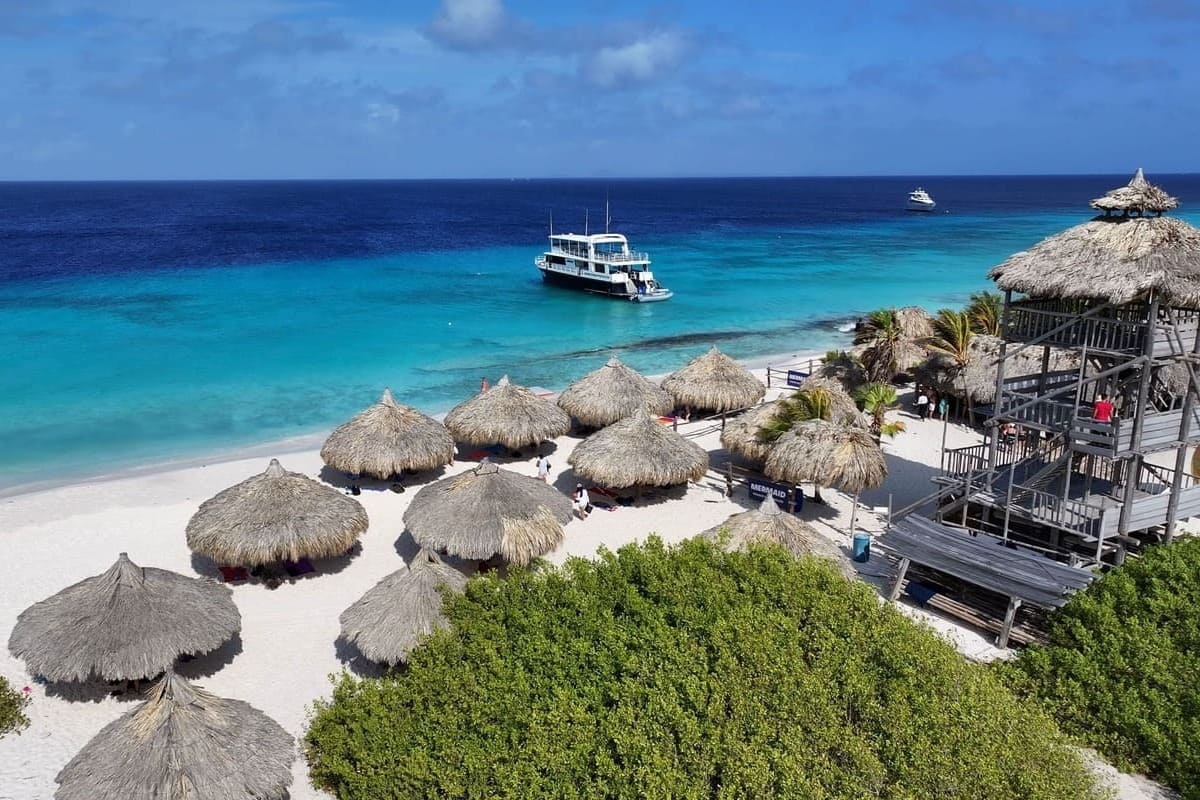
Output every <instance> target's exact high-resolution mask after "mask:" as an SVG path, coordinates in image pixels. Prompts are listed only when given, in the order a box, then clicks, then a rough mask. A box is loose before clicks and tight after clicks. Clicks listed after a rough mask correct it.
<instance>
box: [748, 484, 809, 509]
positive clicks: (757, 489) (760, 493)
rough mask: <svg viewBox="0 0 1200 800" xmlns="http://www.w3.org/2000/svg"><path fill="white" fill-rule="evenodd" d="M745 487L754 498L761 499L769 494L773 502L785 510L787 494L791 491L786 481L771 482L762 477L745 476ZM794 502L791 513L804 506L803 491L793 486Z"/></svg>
mask: <svg viewBox="0 0 1200 800" xmlns="http://www.w3.org/2000/svg"><path fill="white" fill-rule="evenodd" d="M746 488H747V489H749V490H750V497H752V498H753V499H755V500H762V499H764V498H766V496H767V495H768V494H769V495H771V496H772V497H774V498H775V502H776V504H777V505H779V507H780V508H782V509H784V510H785V511H786V510H787V507H788V496H789V495H790V494H791V493H792V487H791V486H788V485H787V484H786V483H772V482H771V481H768V480H763V479H762V478H747V479H746ZM795 492H796V503H795V506H796V507H795V508H793V509H792V512H793V513H796V514H798V513H800V510H801V509H803V508H804V491H803V490H802V489H801V488H800V487H799V486H797V487H795Z"/></svg>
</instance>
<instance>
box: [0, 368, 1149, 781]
mask: <svg viewBox="0 0 1200 800" xmlns="http://www.w3.org/2000/svg"><path fill="white" fill-rule="evenodd" d="M804 357H807V354H806V355H805V356H804ZM793 359H794V360H800V356H794V357H793ZM776 363H778V359H777V360H776ZM764 372H765V370H762V369H761V366H760V368H759V370H758V373H759V375H760V376H762V374H763V373H764ZM780 392H781V389H779V388H775V389H772V390H771V391H770V392H769V393H768V399H772V398H773V397H775V396H777V395H778V394H779V393H780ZM400 399H401V401H403V398H402V397H401V398H400ZM900 416H901V418H903V419H905V421H906V422H907V424H908V427H909V429H908V431H907V432H906V433H903V434H901V435H900V436H898V437H897V438H896V439H895V440H894V441H889V442H885V444H884V448H885V451H886V453H887V456H888V462H889V469H890V476H889V479H888V482H887V483H886V484H885V486H884V487H883V488H882V489H879V490H876V491H874V492H870V493H867V494H865V496H864V498H863V502H864V504H865V505H866V506H874V507H876V508H886V506H887V504H888V501H889V495H890V497H891V502H892V503H893V504H894V506H895V507H896V508H899V507H901V506H903V505H906V504H907V503H909V502H911V501H912V500H915V499H917V498H919V497H921V496H923V495H925V494H927V493H928V492H929V491H930V490H931V484H930V483H929V479H930V478H931V477H932V475H933V474H934V472H935V471H936V469H937V465H938V460H939V454H940V447H941V440H942V434H943V426H942V423H941V422H937V421H923V420H917V419H915V418H912V417H911V416H909V415H906V414H903V413H901V415H900ZM681 432H684V433H687V434H689V435H695V437H696V441H697V442H699V443H700V444H701V445H702V446H704V447H705V448H706V449H708V450H709V451H710V453H712V454H713V455H712V461H713V464H714V465H718V464H720V463H721V462H723V460H724V453H723V452H722V451H721V450H720V444H719V441H718V436H719V424H717V423H713V422H705V421H695V422H691V423H688V424H687V425H683V426H681ZM946 436H947V444H948V446H951V447H954V446H963V445H966V444H969V443H973V442H975V441H978V434H976V433H975V432H973V431H971V430H969V429H966V428H963V427H961V426H958V425H949V426H947V428H946ZM577 441H578V440H576V439H573V438H571V437H562V438H560V439H559V440H557V441H556V446H557V450H556V451H555V452H554V453H553V454H552V455H551V457H550V458H551V462H552V465H553V467H552V470H551V480H552V481H553V482H554V484H555V485H556V486H557V487H558V488H560V489H562V490H563V491H569V489H570V487H573V486H574V485H575V477H574V475H573V474H571V473H570V471H569V468H568V466H567V455H568V453H569V452H570V450H571V448H572V447H573V446H574V445H575V444H576V443H577ZM257 453H258V454H256V455H255V456H254V457H251V458H243V459H237V460H230V461H223V462H218V463H209V464H196V465H191V466H186V467H180V468H175V469H168V470H157V471H150V472H143V473H141V474H137V475H128V476H125V477H120V478H116V479H111V480H93V481H88V482H82V483H77V484H73V485H68V486H59V487H55V488H51V489H46V490H42V491H36V492H30V493H24V494H19V495H15V496H10V497H6V498H3V499H0V558H2V559H3V562H4V563H5V564H6V565H7V568H6V571H5V577H4V581H3V585H4V591H3V593H2V594H0V632H3V635H4V639H5V641H7V637H8V634H9V632H10V631H11V630H12V627H13V625H14V624H15V622H16V617H17V615H18V614H19V613H20V612H21V611H22V610H24V609H25V608H27V607H28V606H30V605H31V604H32V603H35V602H37V601H38V600H41V599H44V598H45V597H47V596H49V595H51V594H53V593H55V592H57V591H59V590H60V589H62V588H64V587H66V586H68V585H70V584H72V583H75V582H76V581H79V580H81V579H83V578H86V577H89V576H92V575H97V574H99V573H101V572H103V571H104V570H105V569H107V568H108V567H109V566H111V564H112V563H113V561H114V560H115V559H116V557H117V555H118V553H121V552H127V553H128V554H129V556H130V558H132V559H133V561H135V562H136V563H138V564H140V565H143V566H155V567H162V568H166V569H171V570H175V571H177V572H180V573H183V574H193V575H194V574H196V573H197V567H200V569H201V571H202V572H204V574H210V573H209V572H208V570H210V569H211V567H210V566H209V565H208V564H207V562H203V561H197V562H195V563H193V559H192V554H191V552H190V551H189V550H188V547H187V545H186V543H185V541H184V527H185V525H186V523H187V521H188V519H189V518H190V517H191V515H192V514H193V513H194V512H195V511H196V508H197V507H198V505H199V504H200V503H201V502H202V501H204V500H206V499H207V498H209V497H211V496H212V495H214V494H216V493H217V492H218V491H220V490H221V489H224V488H226V487H228V486H230V485H232V484H234V483H237V482H239V481H241V480H243V479H245V478H247V477H249V476H250V475H253V474H255V473H258V472H261V471H262V470H263V469H264V468H265V467H266V464H267V461H268V458H269V457H270V456H275V457H278V458H279V459H280V461H281V462H282V463H283V465H284V466H285V467H286V468H287V469H289V470H293V471H298V472H303V473H305V474H307V475H310V476H318V475H319V474H320V471H321V467H322V463H321V460H320V457H319V455H318V452H317V449H316V448H315V447H312V446H311V445H310V446H308V447H305V448H304V449H301V450H299V451H295V452H284V451H278V452H269V453H268V452H265V451H264V450H263V448H259V449H258V451H257ZM501 463H502V464H503V465H504V466H506V467H507V468H510V469H513V470H516V471H518V472H522V473H524V474H528V475H531V476H532V475H534V474H535V469H534V463H533V460H532V459H527V460H523V461H511V462H509V461H507V460H505V461H502V462H501ZM473 466H474V464H473V462H455V464H454V465H452V466H451V467H450V468H448V469H447V470H446V474H450V473H454V472H461V471H465V470H467V469H470V468H472V467H473ZM432 477H433V476H420V479H421V480H422V481H424V480H429V479H432ZM415 488H416V487H415V486H413V487H411V488H410V489H409V490H408V491H406V492H404V493H402V494H396V493H393V492H391V491H388V490H387V488H386V485H380V486H378V487H371V486H368V485H364V488H363V492H362V495H361V496H360V497H359V500H360V501H361V502H362V503H363V505H364V506H365V507H366V509H367V512H368V514H369V515H370V520H371V524H370V528H369V530H368V531H367V533H366V534H365V535H364V536H363V538H362V548H361V551H360V552H359V553H357V554H356V555H354V556H353V557H351V558H348V559H335V560H330V561H326V562H314V563H316V565H317V567H318V571H317V573H316V574H312V575H306V576H303V577H301V578H299V579H297V580H295V581H294V582H291V583H284V584H283V585H282V586H280V587H279V588H278V589H275V590H270V589H267V588H266V587H265V586H264V585H263V584H262V583H260V582H257V581H254V582H250V583H243V584H239V585H236V586H234V587H233V593H234V599H235V601H236V603H237V605H238V608H239V609H240V611H241V615H242V632H241V636H240V642H237V643H235V645H234V646H232V647H226V648H223V649H222V650H221V651H218V652H217V653H215V654H210V655H209V656H205V657H203V658H200V659H197V660H195V661H193V662H191V663H188V664H183V665H182V666H181V668H180V672H181V673H183V674H185V675H187V676H188V677H189V678H192V679H194V680H195V682H196V683H198V684H199V685H201V686H203V687H205V688H206V689H208V690H210V691H212V692H214V693H216V694H218V695H222V696H225V697H231V698H237V699H241V700H245V701H247V702H249V703H250V704H252V705H253V706H255V707H256V708H258V709H260V710H262V711H264V712H265V713H267V714H268V715H270V716H271V717H273V718H274V719H276V720H277V721H278V722H279V723H280V724H282V725H283V727H284V728H286V729H287V730H288V731H290V732H291V733H292V734H293V735H294V736H296V737H297V739H299V737H301V736H302V735H303V732H304V729H305V726H306V715H307V712H308V709H309V707H310V705H311V703H312V702H313V701H314V700H316V699H318V698H321V697H325V696H327V695H328V693H329V676H330V675H331V674H334V673H337V672H339V671H340V670H342V669H343V668H344V667H345V663H344V662H343V660H342V656H343V654H342V653H339V650H338V648H337V646H336V645H335V641H336V640H337V638H338V634H339V625H338V615H339V614H340V613H341V612H342V610H343V609H345V608H346V607H347V606H349V605H350V604H351V603H353V602H354V601H355V600H357V599H358V598H359V597H360V596H361V595H362V594H363V593H364V592H365V591H366V590H367V589H369V588H370V587H371V586H373V585H374V584H375V583H376V582H377V581H378V580H379V579H381V578H382V577H384V576H385V575H387V574H389V573H391V572H393V571H395V570H397V569H399V568H400V567H401V566H403V564H404V561H403V558H407V557H410V556H411V555H412V554H413V552H414V551H415V547H414V545H413V544H412V542H411V540H410V539H409V538H408V537H407V535H405V536H402V533H403V531H404V525H403V523H402V520H401V518H402V515H403V513H404V510H405V509H406V508H407V505H408V503H409V501H410V500H411V499H412V497H413V496H414V494H415V493H416V492H415ZM723 488H724V486H723V482H721V481H719V480H717V479H715V478H714V479H713V480H710V481H705V482H702V483H699V484H692V485H690V486H688V487H687V490H686V493H684V492H682V491H671V492H660V493H659V496H657V497H649V498H647V499H646V500H644V501H641V502H639V503H638V504H637V505H636V506H634V507H617V508H616V509H615V510H613V511H604V510H599V509H598V510H596V511H595V512H593V513H592V514H591V515H590V516H589V517H588V519H586V520H583V521H580V520H573V521H572V522H571V523H570V524H569V525H568V526H567V528H566V539H565V542H564V544H563V545H562V546H561V547H560V548H559V549H558V550H556V551H555V552H554V553H552V554H550V556H549V560H550V561H552V562H555V563H559V562H562V561H563V560H564V559H566V558H567V557H569V556H590V555H591V554H593V553H595V551H596V549H597V548H598V547H601V546H605V547H609V548H616V547H619V546H621V545H622V544H625V543H627V542H630V541H634V540H637V539H640V538H643V537H645V536H646V535H647V534H649V533H656V534H658V535H659V536H661V537H662V538H663V539H664V540H666V541H668V542H674V541H679V540H681V539H683V538H686V537H688V536H693V535H695V534H697V533H699V532H700V531H702V530H704V529H706V528H709V527H712V526H714V525H717V524H718V523H720V522H722V521H723V520H724V519H725V518H727V517H728V516H729V515H730V514H733V513H737V512H739V511H743V510H745V509H746V508H748V507H751V506H752V505H756V503H753V502H752V501H751V500H749V498H748V497H747V495H746V492H745V489H744V488H742V487H739V488H738V490H737V491H735V493H734V495H733V496H732V497H729V498H727V497H725V496H724V493H723ZM825 496H826V498H827V499H828V500H830V501H831V502H830V505H829V506H827V507H822V506H818V505H816V504H812V503H810V504H807V505H806V507H805V511H804V513H803V514H802V516H803V517H804V518H806V519H809V520H810V521H814V522H816V523H817V524H818V525H819V526H820V527H821V528H822V529H823V530H824V531H826V532H827V533H828V534H829V536H830V537H831V538H832V539H833V540H834V541H836V542H838V543H839V544H841V545H845V544H846V543H847V540H848V537H847V536H846V535H845V530H846V527H847V523H848V516H849V508H850V503H849V501H848V500H847V499H846V498H845V497H843V496H841V495H839V494H838V493H836V492H833V491H827V492H825ZM859 520H860V527H863V528H866V529H873V530H879V529H880V528H881V520H880V519H879V518H878V517H876V516H873V515H871V514H869V513H862V512H860V514H859ZM402 557H403V558H402ZM862 566H863V567H864V569H863V572H864V573H865V574H864V577H866V578H868V579H869V580H871V581H872V582H873V583H875V584H876V585H882V584H883V583H884V582H885V581H886V579H887V577H888V575H889V573H890V569H891V568H890V566H889V565H888V564H887V562H886V560H884V559H883V558H881V557H878V556H876V557H874V558H872V560H871V561H870V562H869V563H868V564H866V565H862ZM211 574H213V575H215V571H213V572H212V573H211ZM909 610H910V612H911V613H912V614H913V615H914V616H917V617H920V618H922V619H926V620H930V621H931V622H932V624H934V625H935V627H936V628H937V629H938V630H939V631H943V632H944V633H945V634H946V635H947V636H948V637H949V638H951V640H952V641H953V642H954V643H955V645H956V646H957V647H958V648H959V649H960V650H961V651H962V652H964V653H965V654H968V655H969V656H971V657H973V658H977V659H990V658H995V657H998V656H1001V655H1002V653H1001V651H998V650H996V648H994V647H993V646H992V645H991V644H990V639H989V638H987V637H986V636H984V635H981V634H978V633H975V632H972V631H970V630H967V629H965V628H963V627H961V626H958V625H954V624H952V623H950V622H948V621H945V620H941V619H939V618H937V617H932V616H930V615H928V614H926V613H925V612H923V611H920V610H917V609H914V608H910V609H909ZM0 675H3V676H4V677H5V678H7V679H8V680H9V681H10V682H11V683H12V684H13V685H14V686H15V687H16V688H17V689H22V688H23V687H26V686H28V687H29V692H30V695H31V698H32V702H31V703H30V705H29V708H28V715H29V717H30V720H31V725H30V727H29V728H28V729H27V730H26V731H24V732H23V733H22V734H20V735H10V736H7V737H5V738H4V739H2V740H0V800H26V799H27V798H49V797H52V796H53V793H54V790H55V788H56V784H55V783H54V776H55V775H56V774H57V772H58V771H59V770H60V769H61V768H62V767H63V766H64V765H65V764H66V763H67V761H68V760H69V759H70V758H71V757H72V756H74V754H75V753H76V752H77V751H78V750H79V749H80V748H81V747H82V746H83V745H84V744H85V743H86V742H87V741H88V740H89V739H90V738H91V737H92V736H94V735H95V734H96V733H97V732H98V731H99V730H100V728H101V727H103V726H104V725H105V724H107V723H108V722H109V721H111V720H113V719H114V718H116V717H117V716H119V715H120V714H122V713H124V712H125V711H127V710H129V709H131V708H132V707H133V705H134V703H135V702H136V701H135V700H133V699H123V698H114V697H111V696H109V695H107V694H106V693H105V692H103V690H102V689H99V688H97V689H95V690H89V691H83V692H80V693H78V695H76V696H61V695H59V694H48V693H47V687H46V686H45V685H41V684H36V683H34V682H33V681H32V678H31V676H29V675H28V674H27V673H26V671H25V668H24V664H23V663H21V662H19V661H17V660H16V659H14V658H13V657H12V656H11V654H9V652H8V651H7V648H4V649H2V650H0ZM54 691H57V690H54ZM293 774H294V778H295V780H294V783H293V785H292V787H291V796H292V797H293V798H296V800H308V799H310V798H312V799H315V798H323V797H327V796H328V795H325V794H324V793H322V792H319V791H317V790H316V789H313V788H312V787H311V786H310V785H309V783H308V778H307V771H306V766H305V763H304V760H303V758H302V757H299V755H298V757H297V760H296V763H295V765H294V768H293ZM1111 774H1112V775H1113V778H1112V780H1113V781H1114V782H1115V783H1117V784H1118V785H1119V792H1120V793H1119V797H1121V798H1129V799H1130V800H1134V799H1135V798H1156V797H1167V796H1168V795H1167V794H1165V793H1160V790H1159V789H1158V787H1155V786H1154V785H1153V784H1151V783H1149V782H1148V781H1144V780H1143V779H1139V778H1135V777H1131V776H1121V775H1119V774H1117V773H1115V771H1114V772H1112V773H1111Z"/></svg>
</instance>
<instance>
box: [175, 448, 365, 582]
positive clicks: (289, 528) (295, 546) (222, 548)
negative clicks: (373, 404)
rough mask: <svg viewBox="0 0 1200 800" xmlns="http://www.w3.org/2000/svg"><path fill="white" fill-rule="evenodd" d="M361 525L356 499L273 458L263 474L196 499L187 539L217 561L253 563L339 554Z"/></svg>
mask: <svg viewBox="0 0 1200 800" xmlns="http://www.w3.org/2000/svg"><path fill="white" fill-rule="evenodd" d="M366 529H367V512H366V509H364V508H363V507H362V505H360V504H359V502H358V501H357V500H355V499H354V498H353V497H347V496H346V495H344V494H342V493H341V492H339V491H338V490H337V489H334V488H332V487H330V486H326V485H325V484H323V483H320V482H318V481H315V480H313V479H312V478H309V477H308V476H306V475H301V474H300V473H298V472H288V471H287V470H285V469H284V468H283V467H282V466H281V465H280V464H279V461H278V460H276V459H274V458H273V459H271V464H270V466H268V467H267V469H266V471H264V472H263V473H262V474H260V475H255V476H254V477H252V478H248V479H246V480H244V481H242V482H241V483H239V484H237V485H236V486H231V487H229V488H228V489H225V490H224V491H221V492H219V493H218V494H217V495H216V496H214V497H212V498H210V499H209V500H205V501H204V502H203V503H201V504H200V509H199V510H198V511H197V512H196V513H195V514H194V515H192V518H191V520H189V521H188V524H187V543H188V547H190V548H191V549H192V551H193V552H196V553H200V554H202V555H206V556H208V557H209V558H211V559H213V560H214V561H216V562H217V563H218V564H236V565H247V566H252V565H258V564H270V563H273V562H277V561H285V560H290V561H296V560H299V559H301V558H325V557H328V556H336V555H341V554H342V553H345V552H346V551H348V550H349V549H350V548H351V547H353V546H354V543H355V542H357V541H358V537H359V536H361V535H362V533H363V531H365V530H366Z"/></svg>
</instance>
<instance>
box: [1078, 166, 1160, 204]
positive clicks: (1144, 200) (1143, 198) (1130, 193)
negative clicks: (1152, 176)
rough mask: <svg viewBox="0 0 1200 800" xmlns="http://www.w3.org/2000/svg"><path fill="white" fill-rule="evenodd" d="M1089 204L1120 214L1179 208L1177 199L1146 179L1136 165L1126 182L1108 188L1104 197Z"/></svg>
mask: <svg viewBox="0 0 1200 800" xmlns="http://www.w3.org/2000/svg"><path fill="white" fill-rule="evenodd" d="M1091 206H1092V208H1094V209H1096V210H1097V211H1103V212H1105V213H1106V214H1111V213H1112V212H1114V211H1120V212H1121V213H1122V214H1129V213H1136V214H1145V213H1147V212H1149V213H1151V214H1161V213H1163V212H1164V211H1174V210H1175V209H1177V208H1179V200H1178V198H1175V197H1171V195H1169V194H1167V193H1166V192H1165V191H1163V190H1162V189H1161V188H1160V187H1158V186H1155V185H1154V184H1152V183H1151V182H1150V181H1148V180H1146V175H1145V173H1143V172H1142V168H1141V167H1138V170H1137V172H1135V173H1134V174H1133V177H1132V178H1130V180H1129V183H1128V184H1126V185H1125V186H1120V187H1118V188H1116V189H1109V190H1108V191H1107V192H1105V193H1104V197H1097V198H1096V199H1095V200H1093V201H1092V202H1091Z"/></svg>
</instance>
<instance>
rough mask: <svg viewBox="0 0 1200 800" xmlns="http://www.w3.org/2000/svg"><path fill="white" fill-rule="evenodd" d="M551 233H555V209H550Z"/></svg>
mask: <svg viewBox="0 0 1200 800" xmlns="http://www.w3.org/2000/svg"><path fill="white" fill-rule="evenodd" d="M550 235H551V236H553V235H554V209H553V208H552V209H550Z"/></svg>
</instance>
